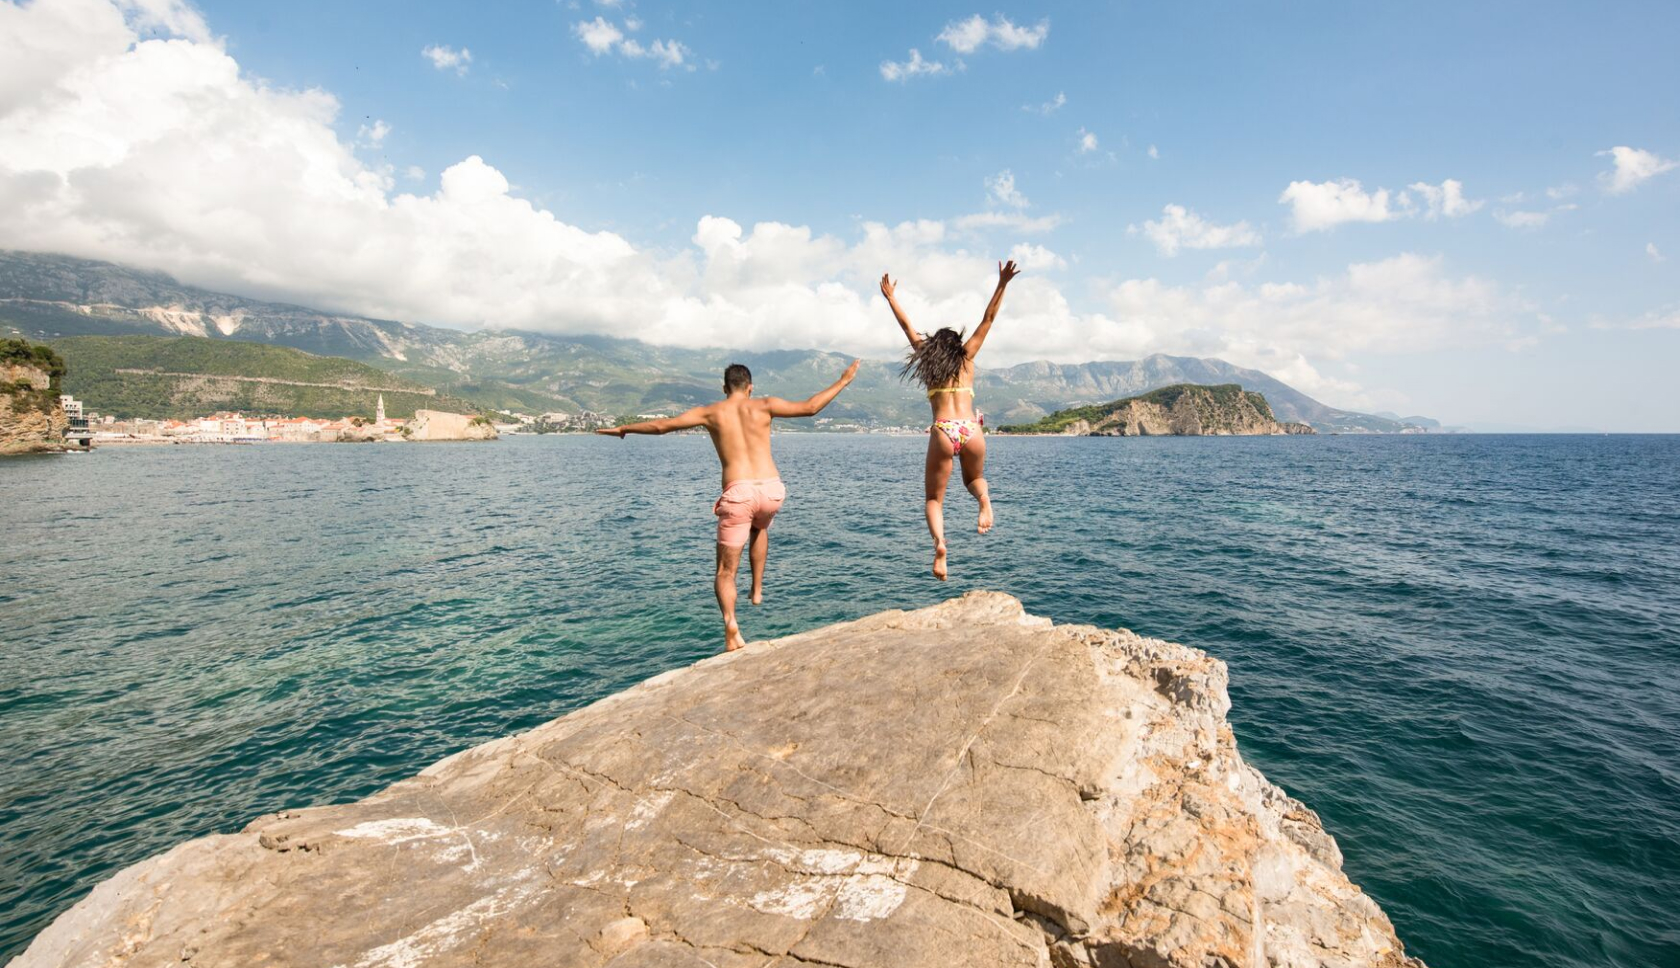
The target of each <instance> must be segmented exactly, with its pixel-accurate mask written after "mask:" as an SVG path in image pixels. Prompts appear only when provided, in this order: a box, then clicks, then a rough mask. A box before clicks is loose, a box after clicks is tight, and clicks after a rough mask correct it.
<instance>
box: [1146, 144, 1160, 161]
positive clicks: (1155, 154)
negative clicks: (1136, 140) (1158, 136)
mask: <svg viewBox="0 0 1680 968" xmlns="http://www.w3.org/2000/svg"><path fill="white" fill-rule="evenodd" d="M1149 157H1150V158H1151V159H1158V158H1160V157H1161V152H1160V150H1159V149H1157V148H1156V147H1155V146H1154V145H1150V146H1149Z"/></svg>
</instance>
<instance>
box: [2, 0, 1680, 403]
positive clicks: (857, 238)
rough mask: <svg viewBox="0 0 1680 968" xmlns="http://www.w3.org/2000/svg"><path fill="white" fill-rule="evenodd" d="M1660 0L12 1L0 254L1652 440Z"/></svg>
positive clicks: (1674, 197) (1666, 9) (1676, 337)
mask: <svg viewBox="0 0 1680 968" xmlns="http://www.w3.org/2000/svg"><path fill="white" fill-rule="evenodd" d="M1676 36H1680V5H1676V4H1674V3H1672V2H1670V0H1664V2H1615V0H1609V2H1603V3H1595V4H1585V3H1554V2H1543V0H1541V2H1532V0H1522V2H1518V0H1511V2H1480V3H1475V4H1463V3H1430V2H1415V3H1410V4H1404V5H1402V4H1348V3H1345V2H1336V3H1329V2H1324V3H1318V2H1290V3H1281V2H1279V3H1265V2H1246V3H1238V2H1234V0H1232V2H1219V3H1215V2H1181V3H1147V4H1146V3H1106V4H1094V3H1078V4H1060V3H1018V2H1013V0H1012V2H1010V4H1009V5H1008V6H1005V7H1000V8H994V7H990V6H987V7H980V6H976V5H973V4H970V3H925V4H915V5H905V4H897V3H893V4H888V3H867V2H857V3H832V2H831V3H820V4H819V3H814V2H804V0H778V2H749V0H742V2H733V3H728V4H677V3H658V2H652V0H615V2H610V3H602V2H600V0H571V2H554V0H529V2H505V3H487V4H477V5H465V4H422V3H415V2H405V3H396V2H375V0H368V2H358V3H355V4H344V3H327V2H314V0H298V2H293V3H289V4H285V5H275V4H252V3H248V2H245V3H235V2H231V0H202V2H199V3H196V4H189V3H185V2H181V0H29V2H22V3H19V2H13V0H0V247H5V248H13V249H24V250H32V251H52V252H62V253H67V254H71V255H78V256H84V257H90V258H102V259H110V260H112V261H117V262H122V263H126V264H130V265H136V266H141V267H144V268H151V269H159V270H163V271H166V272H169V273H171V274H173V275H175V276H176V277H177V278H179V279H181V280H182V281H183V282H186V283H189V284H194V285H200V286H205V287H209V288H214V289H220V290H225V291H231V292H236V293H239V294H242V295H249V296H255V297H261V298H276V299H283V300H287V301H293V302H299V303H303V304H305V305H311V306H317V307H320V308H323V309H329V310H334V311H341V312H351V313H358V314H364V315H372V316H378V317H382V318H394V319H401V320H405V321H412V322H422V323H428V324H432V325H441V326H450V327H456V328H462V329H479V328H491V329H503V328H507V329H523V330H536V331H544V332H555V333H607V334H612V335H618V336H627V337H634V338H638V339H645V340H649V341H652V342H657V343H666V344H679V345H688V346H722V347H731V348H744V349H767V348H815V349H825V350H834V351H839V352H845V353H855V354H861V355H864V356H868V357H872V358H878V359H885V358H890V357H893V356H896V355H897V354H898V353H900V352H901V348H900V347H899V346H898V340H899V339H900V337H899V334H898V331H897V328H896V326H895V325H894V324H893V322H892V318H891V315H890V314H889V312H888V311H887V309H886V307H885V304H884V301H883V300H882V299H881V297H880V295H879V293H878V292H877V289H876V287H877V283H878V280H879V278H880V275H881V273H882V272H891V273H892V275H893V278H894V279H896V280H898V281H899V283H900V289H899V292H900V295H901V301H902V302H903V303H904V304H905V306H906V308H907V310H908V311H909V313H910V315H911V317H912V319H913V320H914V321H915V323H916V324H917V325H918V327H919V328H922V329H924V330H931V329H933V328H936V327H938V326H943V325H950V326H954V327H958V328H961V327H972V326H973V325H974V324H975V323H976V322H978V319H979V316H980V314H981V311H982V309H983V307H984V304H985V301H986V299H987V297H988V296H989V295H990V291H991V288H992V286H993V284H994V282H995V277H996V264H997V261H998V260H999V259H1006V258H1014V259H1016V260H1017V261H1018V262H1019V263H1020V264H1021V265H1023V266H1024V268H1025V272H1024V274H1023V275H1022V276H1021V277H1020V278H1019V279H1018V280H1017V281H1016V282H1015V283H1013V284H1012V286H1011V288H1010V291H1009V294H1008V297H1007V299H1006V301H1005V304H1004V309H1003V314H1002V317H1001V319H1000V323H999V325H998V327H997V329H996V330H995V331H994V335H993V337H992V339H991V340H990V341H989V342H988V344H987V359H985V360H983V361H982V362H983V363H990V364H994V365H995V364H1005V363H1014V362H1020V361H1023V360H1030V359H1051V360H1055V361H1058V362H1083V361H1087V360H1126V359H1136V358H1139V357H1141V356H1144V355H1147V354H1149V353H1155V352H1164V353H1175V354H1186V355H1195V356H1215V357H1219V358H1222V359H1226V360H1229V361H1231V362H1233V363H1236V364H1239V365H1243V366H1252V367H1256V368H1259V369H1262V370H1265V371H1267V372H1269V373H1272V374H1273V375H1275V376H1277V377H1279V378H1280V379H1283V380H1285V381H1286V382H1289V383H1290V384H1292V385H1294V386H1296V387H1298V388H1299V389H1301V390H1303V391H1305V392H1307V393H1309V394H1311V395H1313V396H1315V397H1317V398H1319V399H1321V400H1323V401H1325V402H1327V403H1330V404H1333V405H1338V406H1344V407H1349V408H1353V409H1360V410H1376V411H1392V412H1397V413H1400V414H1402V415H1406V416H1410V415H1414V414H1419V415H1424V416H1430V417H1435V418H1437V419H1440V420H1442V421H1444V422H1446V423H1448V424H1456V425H1469V426H1473V427H1484V428H1492V427H1495V426H1498V427H1505V426H1513V425H1516V426H1530V427H1557V426H1574V427H1592V428H1597V429H1604V430H1619V431H1664V432H1675V431H1680V402H1677V400H1676V399H1675V397H1674V396H1673V394H1672V393H1671V392H1670V391H1669V389H1668V388H1669V387H1670V386H1671V385H1672V384H1673V382H1674V371H1675V364H1676V363H1680V271H1677V266H1680V218H1677V217H1676V216H1677V215H1680V111H1677V110H1676V109H1677V108H1680V58H1676V57H1675V56H1673V50H1672V47H1673V40H1674V38H1675V37H1676Z"/></svg>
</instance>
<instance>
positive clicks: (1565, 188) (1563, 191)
mask: <svg viewBox="0 0 1680 968" xmlns="http://www.w3.org/2000/svg"><path fill="white" fill-rule="evenodd" d="M1580 190H1581V189H1580V188H1578V187H1577V186H1576V185H1575V184H1573V183H1572V182H1564V183H1563V184H1561V185H1553V186H1551V187H1550V188H1548V189H1546V197H1547V198H1549V199H1551V200H1552V201H1554V202H1556V201H1561V200H1563V199H1565V198H1568V197H1570V196H1571V195H1574V194H1575V193H1576V192H1578V191H1580Z"/></svg>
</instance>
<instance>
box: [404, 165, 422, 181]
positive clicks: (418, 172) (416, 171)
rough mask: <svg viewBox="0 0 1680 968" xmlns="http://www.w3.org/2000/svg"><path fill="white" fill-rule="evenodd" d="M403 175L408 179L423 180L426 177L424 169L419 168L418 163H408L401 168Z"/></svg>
mask: <svg viewBox="0 0 1680 968" xmlns="http://www.w3.org/2000/svg"><path fill="white" fill-rule="evenodd" d="M403 176H404V177H406V178H407V179H408V180H409V181H424V180H425V178H426V169H424V168H421V167H420V166H419V165H409V166H408V167H407V168H405V169H403Z"/></svg>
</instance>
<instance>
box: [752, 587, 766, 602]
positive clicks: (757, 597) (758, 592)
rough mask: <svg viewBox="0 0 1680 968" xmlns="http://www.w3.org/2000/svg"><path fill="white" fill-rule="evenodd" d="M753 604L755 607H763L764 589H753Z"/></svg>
mask: <svg viewBox="0 0 1680 968" xmlns="http://www.w3.org/2000/svg"><path fill="white" fill-rule="evenodd" d="M752 603H753V604H754V605H763V604H764V589H762V588H755V589H753V591H752Z"/></svg>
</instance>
